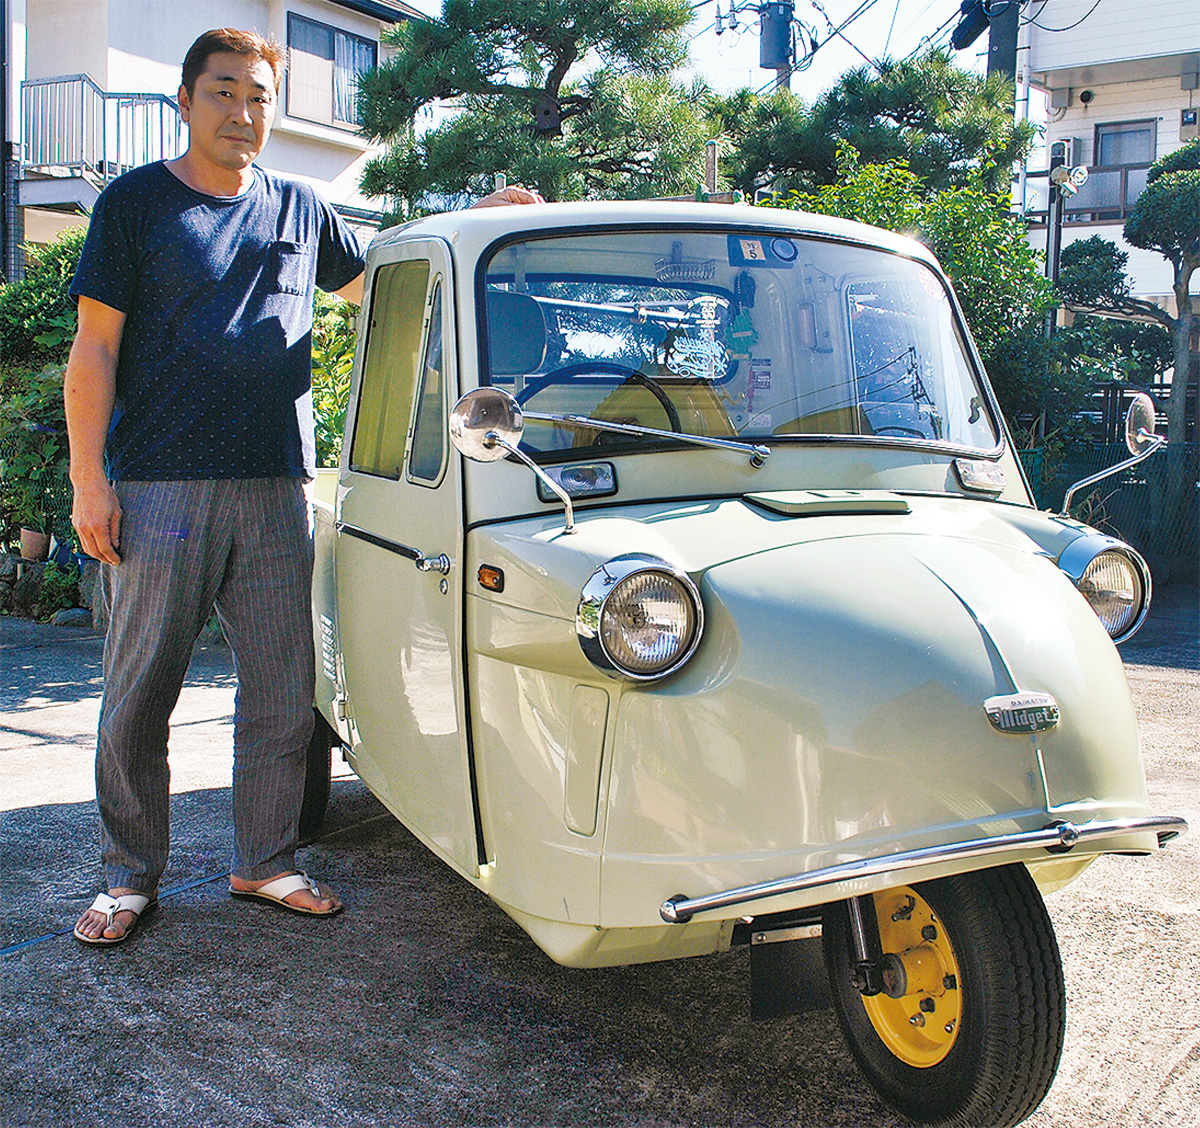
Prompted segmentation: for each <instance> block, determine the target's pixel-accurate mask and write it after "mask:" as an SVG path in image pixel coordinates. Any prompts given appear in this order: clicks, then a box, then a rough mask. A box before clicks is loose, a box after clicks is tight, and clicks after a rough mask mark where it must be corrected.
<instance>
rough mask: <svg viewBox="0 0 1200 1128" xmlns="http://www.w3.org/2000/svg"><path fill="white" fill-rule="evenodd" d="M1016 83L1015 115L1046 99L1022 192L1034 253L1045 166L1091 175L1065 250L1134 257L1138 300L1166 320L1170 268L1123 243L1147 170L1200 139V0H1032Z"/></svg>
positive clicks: (1073, 198) (1070, 210)
mask: <svg viewBox="0 0 1200 1128" xmlns="http://www.w3.org/2000/svg"><path fill="white" fill-rule="evenodd" d="M1017 74H1018V85H1017V99H1018V113H1021V112H1023V111H1024V112H1028V111H1029V110H1030V109H1033V110H1035V111H1036V110H1040V106H1033V105H1031V103H1033V102H1034V100H1044V102H1045V118H1046V136H1045V141H1046V151H1045V154H1044V156H1043V158H1042V162H1041V166H1040V167H1034V166H1033V165H1032V164H1031V165H1030V167H1029V168H1028V169H1026V170H1025V174H1024V175H1023V176H1022V177H1021V181H1020V187H1019V188H1018V193H1017V195H1018V203H1022V202H1023V204H1024V208H1025V210H1026V214H1027V215H1029V217H1030V219H1032V220H1034V221H1035V227H1034V229H1033V231H1032V233H1031V240H1032V241H1033V242H1034V245H1035V246H1041V247H1044V246H1045V245H1046V239H1047V230H1046V225H1045V223H1046V214H1047V198H1048V192H1047V187H1048V180H1047V176H1046V170H1047V164H1048V160H1049V158H1054V157H1057V158H1058V159H1060V160H1061V161H1062V162H1063V163H1065V164H1066V165H1067V166H1068V167H1069V168H1075V167H1083V168H1086V169H1087V170H1088V176H1087V180H1086V182H1085V183H1084V184H1083V185H1082V186H1081V187H1080V188H1079V190H1078V192H1077V193H1076V194H1074V195H1070V196H1067V197H1065V199H1064V208H1063V225H1062V244H1063V245H1064V246H1065V245H1067V244H1069V243H1071V242H1074V241H1075V240H1077V239H1086V238H1088V237H1089V236H1092V235H1100V236H1102V237H1103V238H1105V239H1108V240H1111V241H1112V242H1114V243H1116V244H1117V245H1118V246H1119V247H1120V248H1121V249H1122V250H1124V251H1126V252H1128V254H1129V268H1128V272H1129V277H1130V282H1131V286H1132V291H1133V294H1134V295H1135V296H1137V297H1141V298H1146V299H1148V300H1151V301H1154V302H1157V303H1159V304H1161V305H1163V306H1164V307H1167V308H1169V309H1170V310H1171V312H1172V313H1173V312H1174V305H1175V301H1174V297H1173V295H1172V293H1171V267H1170V264H1169V263H1168V262H1167V260H1166V259H1164V258H1163V257H1162V256H1161V255H1159V254H1156V253H1155V252H1153V251H1144V250H1140V249H1138V248H1136V247H1131V246H1129V245H1128V244H1127V243H1125V242H1124V240H1123V238H1122V227H1123V225H1124V222H1125V220H1126V219H1127V218H1128V216H1129V213H1130V211H1131V209H1132V207H1133V205H1134V203H1135V202H1136V200H1137V198H1138V196H1139V195H1140V194H1141V192H1142V190H1143V189H1144V188H1145V186H1146V173H1147V171H1148V170H1149V167H1150V165H1151V164H1152V163H1153V162H1154V161H1155V160H1157V159H1158V158H1159V157H1162V156H1165V155H1166V154H1167V153H1170V152H1172V151H1173V150H1175V149H1177V148H1179V146H1180V145H1181V144H1183V143H1184V142H1186V141H1188V140H1191V139H1193V138H1196V137H1200V128H1198V125H1197V114H1198V113H1200V2H1197V0H1154V2H1153V3H1145V2H1143V0H1032V2H1028V3H1025V4H1022V6H1021V25H1020V38H1019V41H1018V51H1017ZM1030 116H1034V117H1037V116H1038V114H1037V113H1036V112H1035V113H1032V114H1030ZM1021 197H1023V200H1022V199H1021ZM1038 220H1040V221H1041V223H1040V225H1038V224H1037V222H1036V221H1038Z"/></svg>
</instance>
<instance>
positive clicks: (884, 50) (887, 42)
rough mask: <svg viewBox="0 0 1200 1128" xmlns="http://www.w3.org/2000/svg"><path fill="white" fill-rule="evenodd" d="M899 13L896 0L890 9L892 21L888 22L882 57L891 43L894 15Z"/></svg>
mask: <svg viewBox="0 0 1200 1128" xmlns="http://www.w3.org/2000/svg"><path fill="white" fill-rule="evenodd" d="M899 14H900V0H896V6H895V7H894V8H893V9H892V22H891V23H890V24H888V33H887V38H886V39H885V40H884V41H883V55H882V58H885V59H886V58H887V53H888V48H889V47H890V46H891V45H892V32H893V31H894V30H895V28H896V17H897V16H898V15H899Z"/></svg>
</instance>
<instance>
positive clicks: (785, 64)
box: [758, 0, 795, 89]
mask: <svg viewBox="0 0 1200 1128" xmlns="http://www.w3.org/2000/svg"><path fill="white" fill-rule="evenodd" d="M794 14H795V5H794V4H793V3H792V2H791V0H786V2H784V0H770V2H769V3H766V4H763V5H762V7H760V8H759V9H758V30H759V37H758V65H759V66H760V67H762V68H763V70H773V71H774V72H775V73H776V75H778V79H777V81H776V83H775V87H776V89H779V88H780V87H786V86H787V85H788V82H789V80H790V77H791V73H792V64H793V62H794V57H793V53H792V17H793V16H794Z"/></svg>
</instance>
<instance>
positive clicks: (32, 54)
mask: <svg viewBox="0 0 1200 1128" xmlns="http://www.w3.org/2000/svg"><path fill="white" fill-rule="evenodd" d="M0 11H2V13H3V34H4V44H3V48H4V51H3V60H4V65H5V75H4V82H3V84H2V87H3V96H4V105H3V114H2V116H3V121H4V129H5V148H4V158H5V178H4V208H3V211H2V213H0V219H2V221H3V229H4V230H3V249H4V260H3V270H4V275H5V277H8V278H12V277H14V276H17V275H19V273H20V270H21V255H20V246H21V244H22V243H23V242H25V241H26V240H28V241H31V242H46V241H48V240H49V239H52V238H53V237H54V236H55V235H56V234H58V233H59V232H60V231H61V230H63V229H64V228H65V227H68V226H78V225H81V224H86V222H87V216H88V214H89V213H90V210H91V205H92V204H93V203H94V201H95V199H96V197H97V196H98V195H99V193H100V191H101V190H102V189H103V187H104V186H105V184H107V183H108V182H109V181H110V180H111V179H113V177H114V176H117V175H119V174H120V173H122V172H125V171H127V170H128V169H129V168H132V167H135V166H137V165H140V164H146V163H149V162H150V161H155V160H160V159H169V158H171V157H175V156H178V155H179V154H180V153H181V152H183V150H184V149H185V148H186V146H187V128H186V126H185V125H184V123H183V122H182V120H181V119H180V116H179V108H178V104H177V101H176V94H177V92H178V89H179V79H180V65H181V63H182V61H183V56H184V55H185V54H186V52H187V49H188V47H189V46H190V45H191V43H192V42H193V41H194V40H195V38H196V37H197V36H198V35H199V34H200V33H201V32H203V31H206V30H207V29H209V28H212V27H239V28H247V29H251V30H254V31H257V32H259V33H260V34H262V35H266V36H269V37H272V38H274V39H275V40H277V41H278V42H280V43H282V44H285V45H286V46H287V48H288V68H287V74H286V77H285V79H284V85H283V89H282V90H281V91H280V113H279V116H278V118H277V120H276V124H275V127H274V130H273V132H272V134H271V138H270V140H269V142H268V143H267V146H266V148H265V149H264V150H263V153H262V155H261V157H260V158H259V162H258V163H259V164H260V165H261V166H262V167H263V168H266V169H270V170H271V171H274V172H278V173H281V174H283V175H285V176H289V177H292V178H294V179H297V180H303V181H307V182H309V183H311V184H312V185H313V186H314V187H315V188H316V189H317V190H318V191H319V192H321V194H322V195H324V196H325V197H326V198H327V199H328V200H329V201H330V202H331V203H333V204H334V206H335V207H337V208H338V210H339V211H341V212H342V213H343V215H345V216H346V217H347V218H348V219H349V220H350V221H351V222H352V223H355V224H356V225H358V226H360V227H362V228H364V229H366V230H367V231H373V230H374V228H375V227H376V226H377V225H378V219H379V201H377V200H371V199H368V198H366V197H364V196H363V195H362V193H361V191H360V190H359V177H360V175H361V173H362V168H363V165H364V163H365V162H366V161H367V160H368V159H369V157H370V156H371V155H373V154H374V153H375V152H377V151H378V150H377V148H376V147H375V146H372V145H370V144H369V143H367V142H366V141H365V140H364V139H363V138H362V137H360V136H359V135H358V132H357V120H356V119H357V110H356V106H355V91H356V83H357V76H358V74H359V73H361V72H362V71H363V70H365V69H368V68H369V67H372V66H375V65H376V63H377V62H378V61H380V59H381V58H382V56H383V54H384V52H385V51H386V47H385V46H384V45H383V44H382V43H381V36H382V34H383V32H384V31H386V29H387V28H389V27H390V26H392V25H393V24H395V23H396V22H397V21H399V20H402V19H411V18H421V16H420V13H419V12H417V10H416V9H414V8H412V7H411V6H410V5H408V4H406V3H403V0H204V3H180V2H179V0H0Z"/></svg>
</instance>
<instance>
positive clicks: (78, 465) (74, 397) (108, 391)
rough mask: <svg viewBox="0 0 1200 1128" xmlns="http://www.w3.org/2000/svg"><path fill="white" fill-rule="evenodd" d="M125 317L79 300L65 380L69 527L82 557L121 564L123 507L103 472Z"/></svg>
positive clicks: (111, 310)
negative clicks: (71, 500) (70, 492)
mask: <svg viewBox="0 0 1200 1128" xmlns="http://www.w3.org/2000/svg"><path fill="white" fill-rule="evenodd" d="M124 329H125V314H123V313H122V312H121V311H120V310H117V309H113V308H112V307H111V306H106V305H104V303H103V302H98V301H96V300H95V299H93V298H84V297H81V298H80V299H79V332H78V333H77V334H76V336H75V343H74V344H73V345H72V346H71V356H70V359H69V360H68V361H67V373H66V376H65V378H64V381H63V401H64V404H65V406H66V413H67V438H68V441H69V443H70V447H71V485H72V487H73V488H74V492H75V501H74V505H73V507H72V510H71V522H72V524H74V526H75V531H76V532H77V533H78V534H79V541H80V544H81V545H82V547H83V550H84V552H86V553H87V554H88V555H89V556H94V557H96V558H97V559H98V560H103V561H105V563H107V564H119V563H120V562H121V558H120V556H118V555H117V542H118V541H119V540H120V536H121V505H120V503H119V502H118V501H117V495H116V494H115V493H114V492H113V488H112V486H111V485H109V482H108V477H107V475H106V474H105V472H104V443H105V440H106V439H107V437H108V427H109V423H110V422H111V421H112V412H113V404H114V402H115V401H116V396H117V354H118V353H119V352H120V349H121V334H122V333H123V332H124Z"/></svg>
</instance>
